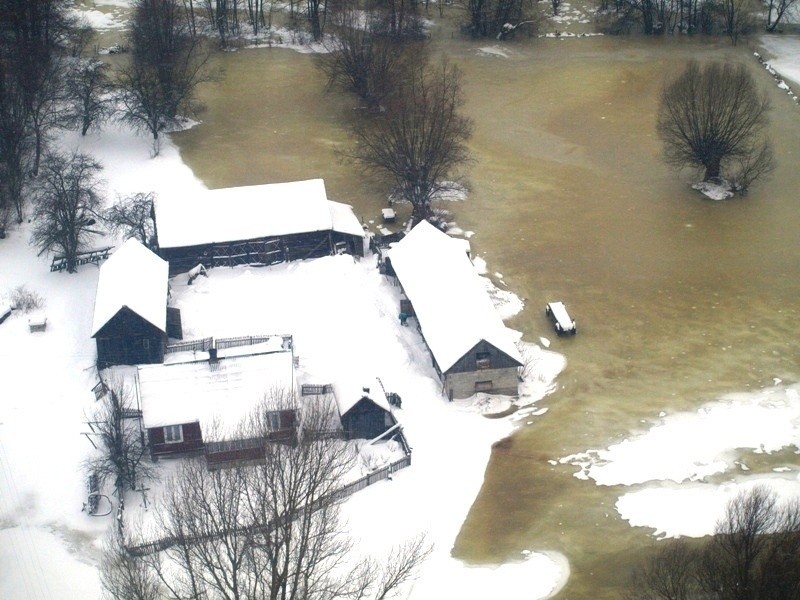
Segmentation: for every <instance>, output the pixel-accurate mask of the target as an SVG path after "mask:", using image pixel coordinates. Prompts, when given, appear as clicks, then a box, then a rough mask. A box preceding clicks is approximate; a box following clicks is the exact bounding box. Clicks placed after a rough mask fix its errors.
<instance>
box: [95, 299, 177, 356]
mask: <svg viewBox="0 0 800 600" xmlns="http://www.w3.org/2000/svg"><path fill="white" fill-rule="evenodd" d="M164 301H165V305H164V310H165V311H166V298H165V299H164ZM94 338H95V344H96V346H97V365H98V367H99V368H101V369H104V368H106V367H109V366H111V365H136V364H153V363H160V362H163V361H164V349H165V347H166V345H167V336H166V334H165V333H164V332H163V331H160V330H159V329H158V328H157V327H155V326H153V325H152V324H151V323H149V322H147V321H146V320H144V319H143V318H141V317H140V316H139V315H137V314H136V313H134V312H133V311H132V310H130V309H128V308H127V307H125V308H123V309H121V310H120V311H119V312H118V313H117V314H116V315H114V317H112V318H111V320H110V321H109V322H108V323H106V324H105V325H104V326H103V328H102V329H100V331H98V332H97V333H96V334H95V336H94Z"/></svg>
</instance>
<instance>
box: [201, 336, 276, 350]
mask: <svg viewBox="0 0 800 600" xmlns="http://www.w3.org/2000/svg"><path fill="white" fill-rule="evenodd" d="M276 337H279V338H282V339H283V343H284V346H286V344H287V340H288V343H289V346H286V348H287V349H288V348H289V347H291V340H292V336H290V335H240V336H238V337H227V338H218V339H217V340H215V342H214V347H215V348H216V349H217V350H224V349H225V348H238V347H240V346H252V345H254V344H262V343H264V342H268V341H269V340H271V339H272V338H276Z"/></svg>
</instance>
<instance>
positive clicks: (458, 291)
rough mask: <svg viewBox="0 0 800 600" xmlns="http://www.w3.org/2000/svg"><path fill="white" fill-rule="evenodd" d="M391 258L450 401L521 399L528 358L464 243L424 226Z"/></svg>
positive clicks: (398, 245) (395, 249) (392, 252)
mask: <svg viewBox="0 0 800 600" xmlns="http://www.w3.org/2000/svg"><path fill="white" fill-rule="evenodd" d="M388 254H389V258H390V260H391V264H392V268H393V270H394V273H395V276H396V277H397V279H398V281H399V282H400V285H401V287H402V290H403V293H404V294H405V297H406V299H407V300H408V302H409V303H410V305H411V306H410V307H409V306H408V305H406V310H407V311H408V310H410V313H409V312H406V314H413V316H414V317H415V318H416V320H417V324H418V326H419V330H420V332H421V334H422V337H423V339H424V340H425V343H426V345H427V346H428V349H429V351H430V353H431V357H432V361H433V366H434V368H435V369H436V372H437V373H438V374H439V378H440V379H441V381H442V387H443V390H444V393H445V394H446V395H447V397H448V398H450V399H453V398H467V397H469V396H471V395H472V394H475V393H477V392H488V393H492V394H503V395H516V394H517V385H518V382H519V374H518V369H519V367H520V366H522V356H520V354H519V351H518V350H517V347H516V344H515V343H514V339H513V337H512V334H511V331H509V329H508V328H506V326H505V324H504V323H503V321H502V319H501V318H500V315H499V314H498V313H497V311H496V310H495V308H494V305H493V304H492V300H491V298H489V295H488V293H487V291H486V287H485V285H484V282H483V281H482V278H481V277H480V276H479V275H478V273H477V271H476V270H475V267H474V266H473V264H472V262H471V261H470V259H469V257H468V256H467V254H466V253H465V251H464V246H463V244H461V243H459V242H458V241H455V240H454V239H453V238H451V237H450V236H448V235H447V234H446V233H443V232H441V231H439V230H438V229H436V228H435V227H434V226H432V225H430V224H429V223H427V222H422V223H419V224H418V225H416V226H415V227H414V229H412V230H411V231H410V232H409V233H408V235H406V236H405V237H404V238H403V239H402V240H401V241H399V242H397V243H396V244H395V245H394V246H393V247H392V248H391V249H390V250H389V253H388Z"/></svg>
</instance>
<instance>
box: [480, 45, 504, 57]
mask: <svg viewBox="0 0 800 600" xmlns="http://www.w3.org/2000/svg"><path fill="white" fill-rule="evenodd" d="M478 54H482V55H484V56H500V57H502V58H508V56H509V52H508V50H506V49H505V48H503V47H501V46H483V47H481V48H478Z"/></svg>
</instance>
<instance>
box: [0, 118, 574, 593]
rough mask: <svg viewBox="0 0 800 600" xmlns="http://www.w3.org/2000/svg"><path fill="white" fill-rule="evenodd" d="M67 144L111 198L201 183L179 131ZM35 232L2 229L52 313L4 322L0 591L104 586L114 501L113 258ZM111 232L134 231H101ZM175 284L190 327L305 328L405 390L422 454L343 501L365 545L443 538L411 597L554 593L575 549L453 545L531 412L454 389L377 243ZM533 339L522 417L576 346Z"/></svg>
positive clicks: (216, 330)
mask: <svg viewBox="0 0 800 600" xmlns="http://www.w3.org/2000/svg"><path fill="white" fill-rule="evenodd" d="M60 144H61V145H62V146H63V147H64V148H72V147H75V146H79V147H80V148H81V149H82V151H84V152H89V153H91V154H93V155H94V156H95V157H97V158H98V159H99V160H100V161H101V162H102V164H103V165H104V166H105V170H104V171H103V177H104V179H105V181H106V184H107V186H106V188H107V189H106V198H107V201H108V202H113V201H114V198H115V197H116V196H117V195H120V194H130V193H133V192H140V191H141V192H149V191H155V192H156V193H157V194H158V195H159V197H161V198H169V197H171V196H177V195H178V192H180V196H179V197H183V196H185V195H187V194H190V193H191V190H193V189H194V190H200V189H202V185H201V184H200V182H199V181H197V180H196V179H195V178H194V176H193V174H192V173H191V171H190V170H189V169H188V168H187V167H186V166H185V165H183V163H182V162H181V160H180V157H179V155H178V153H177V151H176V149H175V148H174V147H173V146H172V145H171V144H170V143H169V142H166V143H164V145H163V146H162V149H161V154H160V155H159V156H158V157H156V158H151V157H150V141H149V140H148V139H146V138H138V137H135V136H133V135H132V134H131V133H130V132H129V131H126V130H124V129H122V128H118V127H109V128H108V129H107V130H106V131H105V132H103V133H102V134H97V135H91V136H88V137H87V138H86V139H80V138H79V137H78V136H74V135H73V134H66V135H65V136H64V137H63V139H62V140H61V141H60ZM309 175H313V174H309ZM29 237H30V228H29V225H28V224H23V226H21V227H20V228H19V229H13V230H12V231H11V232H10V234H9V237H8V238H7V239H6V240H3V241H2V242H0V294H3V295H8V293H9V292H10V291H11V290H12V289H14V288H16V287H17V286H20V285H25V286H26V287H27V289H29V290H31V291H33V292H36V293H37V294H38V295H40V296H41V297H42V299H43V301H44V306H43V307H42V309H41V312H42V314H44V315H45V316H46V318H47V329H46V331H44V332H40V333H30V332H29V331H28V323H27V316H26V315H24V314H18V313H16V312H15V313H14V314H13V315H12V316H11V317H10V318H9V319H8V320H7V321H6V322H5V323H3V324H2V325H0V344H1V345H2V350H0V358H1V359H2V361H3V389H4V391H5V393H4V397H3V402H2V404H0V467H1V468H2V472H3V477H2V479H0V523H2V527H1V528H0V597H2V598H4V599H9V600H12V599H17V598H19V599H23V598H24V599H27V598H59V597H65V596H64V593H65V592H64V590H65V589H68V590H69V592H68V597H73V598H97V597H99V595H100V586H99V580H98V575H97V570H96V566H97V563H98V560H99V557H100V549H101V545H102V540H103V538H104V534H105V532H106V531H107V530H108V527H109V526H110V524H111V517H104V518H98V517H90V516H88V515H87V514H86V513H84V512H82V511H81V507H82V505H83V502H85V499H86V491H87V490H86V485H85V477H84V475H83V472H82V468H81V463H82V461H83V460H84V458H85V457H86V455H87V454H88V453H89V451H90V450H91V446H90V444H89V442H88V440H87V439H86V437H84V436H83V435H81V434H82V433H84V432H87V431H88V427H87V425H86V424H85V421H86V420H87V416H86V415H88V414H90V412H91V409H92V406H93V403H94V399H93V394H92V393H91V388H92V386H93V385H94V384H95V383H96V381H97V376H96V373H95V370H94V360H95V349H94V344H93V341H92V340H91V339H90V338H89V335H90V331H91V325H92V314H93V305H94V294H95V288H96V284H97V274H98V269H97V267H95V266H93V265H88V266H84V267H81V268H80V271H79V273H77V274H75V275H69V274H66V273H50V271H49V260H48V257H46V256H43V257H37V256H36V252H35V250H34V249H33V248H31V247H30V245H29V244H28V239H29ZM109 241H110V242H111V243H114V242H116V243H119V241H118V240H97V243H98V245H101V244H103V243H106V242H109ZM478 264H479V267H480V268H484V264H483V263H482V262H480V261H479V263H478ZM171 285H172V289H173V294H174V304H175V305H176V306H178V307H179V308H180V309H181V311H182V317H183V324H184V335H185V337H187V338H192V337H200V336H205V335H215V336H226V335H240V334H248V333H291V334H293V335H294V340H295V348H296V353H297V354H299V355H300V364H301V368H302V369H303V370H304V371H305V372H306V373H308V374H311V375H313V377H315V378H317V379H319V380H320V381H327V380H332V379H334V378H336V379H338V380H341V379H342V378H352V380H353V381H355V382H358V383H359V384H360V383H361V382H363V381H364V377H374V376H379V377H381V379H382V380H383V381H384V383H385V385H386V387H387V389H389V390H391V391H395V392H397V393H399V394H400V396H401V397H402V398H403V408H402V410H399V411H397V416H398V419H399V420H400V422H401V423H402V424H403V425H404V427H405V430H406V434H407V438H408V440H409V443H410V444H411V445H412V447H413V451H414V454H413V457H414V458H413V464H412V466H411V467H410V468H408V469H405V470H404V471H401V472H400V473H398V474H396V475H395V476H394V478H393V480H392V481H387V482H383V483H380V484H377V485H375V486H373V487H371V488H369V489H367V490H365V491H364V492H361V493H359V494H357V495H355V496H354V497H352V498H351V499H350V500H348V502H347V503H346V504H345V507H344V513H345V517H346V518H347V519H348V521H349V527H350V531H351V533H352V535H353V536H354V537H355V538H356V540H357V544H356V546H357V547H358V548H359V549H361V550H362V551H364V552H368V553H370V554H372V555H374V556H380V555H381V554H382V553H386V552H388V550H389V548H390V547H391V546H392V545H395V544H396V543H398V542H400V541H403V540H405V539H407V538H409V537H411V536H413V535H415V534H416V533H418V532H422V531H424V532H426V534H427V536H428V539H429V540H430V541H431V542H433V543H434V544H435V551H434V553H433V554H432V555H431V557H430V558H429V560H428V562H427V563H426V564H425V565H424V566H423V569H422V571H421V576H420V578H419V580H418V581H417V582H416V584H415V587H414V589H413V590H412V591H411V596H410V597H412V598H430V597H434V596H441V595H442V594H445V593H447V594H448V595H449V594H450V593H454V591H455V590H454V586H455V588H459V589H460V593H461V596H462V597H468V598H477V597H489V596H490V595H494V594H500V596H502V597H504V598H511V599H513V598H539V597H545V596H547V595H548V594H549V593H551V592H552V591H553V590H554V589H557V588H558V587H559V586H560V585H561V584H562V583H563V582H564V581H565V578H566V576H567V574H568V566H567V564H566V560H565V559H564V558H563V557H560V556H557V555H551V554H544V553H540V552H536V550H537V549H531V550H532V551H526V552H525V553H524V554H521V555H520V557H519V562H517V563H512V564H506V565H496V566H479V567H476V566H469V565H465V564H462V563H460V562H459V561H456V560H454V559H452V558H451V557H450V548H451V547H452V543H453V541H454V539H455V536H456V534H457V533H458V530H459V528H460V526H461V523H462V522H463V520H464V518H465V517H466V514H467V511H468V510H469V507H470V506H471V504H472V501H473V499H474V498H475V496H476V494H477V493H478V490H479V489H480V486H481V483H482V481H483V473H484V470H485V467H486V463H487V461H488V458H489V454H490V451H491V444H492V443H493V442H495V441H497V440H499V439H502V438H503V437H505V436H507V435H509V434H510V433H511V432H512V430H513V428H514V425H515V422H516V420H515V419H514V418H504V419H486V418H484V417H483V416H481V413H482V412H485V411H492V412H496V411H498V410H502V409H503V408H505V407H507V405H508V402H509V400H508V399H507V398H492V397H488V396H484V395H480V396H477V397H475V398H473V399H471V400H467V401H460V402H454V403H447V402H446V401H445V400H444V398H443V397H442V395H441V393H440V386H439V383H438V380H437V379H436V376H435V373H434V371H433V369H432V368H431V366H430V358H429V356H428V355H427V351H426V350H425V348H424V346H423V342H422V339H421V337H420V336H419V334H418V333H417V331H416V328H415V327H413V321H412V326H411V327H401V326H400V325H399V322H398V320H397V310H398V306H399V292H398V289H397V288H396V287H394V286H392V285H391V283H390V282H389V281H388V280H386V279H385V278H384V277H383V276H381V275H380V274H379V273H378V271H377V269H376V268H375V262H374V259H372V258H371V257H368V258H365V259H362V260H360V261H356V260H354V259H353V258H352V257H349V256H338V257H330V258H324V259H318V260H313V261H303V262H296V263H290V264H284V265H276V266H273V267H270V268H248V267H242V268H235V269H212V270H210V272H209V277H208V278H203V277H201V278H199V279H198V280H196V281H195V283H194V284H193V285H192V286H187V285H186V276H185V275H183V276H180V275H179V276H177V277H175V278H174V279H173V280H172V282H171ZM487 287H490V286H489V283H488V280H487ZM494 295H495V297H496V299H497V302H498V304H500V305H501V306H500V308H501V310H502V312H503V313H504V315H505V316H510V315H512V314H513V313H514V312H516V311H517V310H519V309H520V308H521V306H522V304H521V302H519V300H518V299H516V298H515V297H514V296H513V294H510V293H509V292H505V291H504V292H500V291H499V290H497V291H495V293H494ZM2 302H3V300H0V304H2ZM528 351H529V353H531V356H532V359H533V361H534V364H535V369H534V370H533V373H532V376H531V380H530V381H529V382H528V383H526V385H525V386H524V387H523V390H522V391H523V393H522V396H521V399H520V402H522V403H524V404H525V405H526V406H527V408H526V410H525V411H523V412H521V413H520V414H519V415H517V417H516V418H526V419H533V418H537V417H539V416H541V415H542V414H543V412H544V411H541V410H538V411H537V410H536V409H535V406H533V403H534V402H535V401H536V400H537V399H538V398H541V397H542V396H543V395H544V394H546V393H547V392H548V391H550V390H551V389H552V385H553V380H554V378H555V377H556V375H557V373H558V372H559V371H560V370H561V369H562V368H563V367H564V360H563V357H561V356H560V355H558V354H555V353H552V352H549V351H546V350H543V349H541V348H540V347H539V346H536V345H533V344H529V345H528ZM10 390H13V391H14V392H13V393H9V391H10ZM134 500H135V499H134ZM523 582H524V585H523Z"/></svg>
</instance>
